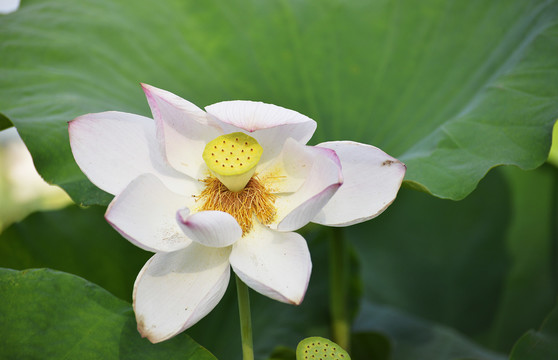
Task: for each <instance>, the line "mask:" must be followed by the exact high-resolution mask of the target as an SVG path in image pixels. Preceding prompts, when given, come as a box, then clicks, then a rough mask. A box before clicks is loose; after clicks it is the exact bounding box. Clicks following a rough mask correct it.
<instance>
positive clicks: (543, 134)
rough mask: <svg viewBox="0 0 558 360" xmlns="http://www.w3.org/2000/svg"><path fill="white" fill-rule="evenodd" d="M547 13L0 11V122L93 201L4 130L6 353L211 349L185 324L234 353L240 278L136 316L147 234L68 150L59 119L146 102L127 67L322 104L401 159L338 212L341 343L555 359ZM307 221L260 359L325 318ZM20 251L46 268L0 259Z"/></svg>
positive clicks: (217, 6)
mask: <svg viewBox="0 0 558 360" xmlns="http://www.w3.org/2000/svg"><path fill="white" fill-rule="evenodd" d="M557 19H558V2H557V1H551V0H549V1H542V0H541V1H522V0H517V1H498V0H495V1H484V0H483V1H481V0H472V1H460V0H454V1H446V0H427V1H426V0H425V1H421V2H416V1H412V0H377V1H372V0H370V1H368V0H366V1H365V0H354V1H341V0H323V1H299V0H277V1H256V0H253V1H249V0H231V1H218V0H213V1H208V2H204V3H200V2H196V1H183V0H166V1H154V0H136V1H132V0H119V1H108V0H85V1H82V2H79V3H76V2H73V1H69V0H48V1H47V0H45V1H38V0H30V1H23V3H22V5H21V8H20V9H19V10H18V11H16V12H15V13H13V14H9V15H0V113H1V114H2V116H0V129H4V128H6V127H9V126H10V125H11V124H12V123H13V125H14V126H15V127H16V128H17V131H18V132H19V134H21V137H22V138H23V141H24V142H25V145H26V147H27V148H28V149H29V151H30V152H31V154H32V157H33V162H34V165H35V167H36V168H37V170H38V171H39V173H40V174H41V176H42V177H43V178H44V179H46V181H47V182H48V183H52V184H57V185H58V186H60V187H62V188H63V189H64V190H66V191H67V193H68V194H69V195H70V196H71V198H72V199H73V201H75V202H76V203H79V204H82V205H83V204H86V205H90V206H89V207H87V208H81V207H78V206H77V205H71V206H69V207H64V206H65V204H67V203H68V202H69V200H68V197H66V196H65V195H61V193H60V192H54V193H53V192H51V191H52V190H45V189H47V188H48V187H47V188H45V187H39V185H37V184H38V183H40V181H39V180H32V179H33V176H35V179H37V178H36V175H30V174H31V173H32V172H31V170H30V166H29V159H27V160H25V159H24V157H25V156H24V155H22V154H25V150H24V149H23V148H22V145H21V144H19V145H14V144H15V143H16V142H14V141H15V140H11V139H14V138H15V135H5V131H3V132H2V133H1V134H2V142H1V145H0V147H1V150H0V171H1V172H0V227H1V228H2V229H3V230H2V233H1V234H0V267H3V268H6V269H5V270H1V271H0V293H1V294H2V301H1V302H0V358H8V359H10V358H17V359H20V358H21V359H26V358H29V359H41V358H52V359H59V358H84V359H87V358H90V359H96V358H104V359H106V358H129V359H151V358H169V359H170V358H177V359H178V358H181V359H182V358H188V356H191V358H200V359H206V358H207V359H211V358H213V357H212V355H211V354H209V353H208V352H207V351H206V350H204V349H203V348H201V347H199V346H198V345H197V344H196V342H197V343H199V344H201V346H203V347H205V348H207V349H208V350H209V351H210V352H211V353H213V354H214V355H215V356H216V357H217V358H220V359H236V358H240V340H239V335H238V315H237V309H236V301H235V292H234V286H233V285H231V288H230V289H229V291H228V292H227V294H226V295H225V298H224V299H223V300H222V301H221V303H220V304H219V305H218V306H217V308H216V309H215V310H214V311H213V312H212V313H210V314H209V315H208V316H207V317H206V318H204V319H203V320H202V321H200V323H199V324H197V325H196V326H195V327H194V328H192V329H190V330H188V331H187V335H181V336H179V337H177V338H175V339H173V340H172V341H170V342H166V343H163V344H159V345H151V344H149V343H147V342H146V341H144V340H141V339H140V338H139V335H138V334H137V332H136V331H135V323H134V321H135V320H134V319H133V314H132V312H131V308H130V305H129V303H130V299H131V289H132V286H133V281H134V279H135V276H136V275H137V273H138V271H139V270H140V268H141V266H142V265H143V263H144V262H145V261H146V260H147V259H148V258H149V256H150V254H149V253H147V252H144V251H142V250H139V249H137V248H136V247H134V246H132V245H131V244H129V243H128V242H127V241H125V240H124V239H122V238H121V237H120V236H119V235H118V234H117V233H116V232H115V231H114V230H113V229H112V228H110V226H108V224H106V222H105V221H104V218H103V214H104V206H106V205H107V204H108V202H109V201H110V199H111V197H110V196H109V195H108V194H105V193H103V192H101V191H100V190H98V189H96V188H95V187H94V186H93V185H92V184H91V183H90V182H89V181H88V180H87V179H86V178H85V176H84V175H83V174H81V172H80V170H79V169H78V168H77V166H76V164H75V162H74V161H73V158H72V155H71V152H70V149H69V145H68V136H67V121H69V120H71V119H73V118H74V117H76V116H78V115H81V114H84V113H88V112H99V111H105V110H119V111H128V112H133V113H139V114H143V115H147V116H149V110H148V107H147V102H146V101H145V99H144V97H143V94H142V93H141V89H140V87H139V85H138V83H139V82H145V83H149V84H152V85H154V86H158V87H161V88H164V89H167V90H169V91H172V92H174V93H176V94H177V95H179V96H182V97H184V98H186V99H188V100H190V101H192V102H194V103H196V104H197V105H199V106H202V107H203V106H205V105H208V104H211V103H214V102H217V101H222V100H232V99H250V100H262V101H266V102H269V103H274V104H277V105H281V106H284V107H287V108H291V109H295V110H297V111H299V112H301V113H303V114H305V115H308V116H310V117H312V118H314V119H315V120H316V121H317V122H318V130H317V132H316V134H315V136H314V138H313V139H312V140H311V143H312V144H316V143H319V142H321V141H325V140H341V139H347V140H354V141H361V142H365V143H370V144H373V145H376V146H378V147H381V148H382V149H384V150H385V151H387V152H388V153H390V154H391V155H393V156H396V157H398V158H400V159H401V160H403V161H404V162H405V163H406V164H407V167H408V173H407V176H406V182H405V184H404V188H403V189H402V190H401V191H400V194H399V196H398V198H397V200H396V201H395V203H394V204H393V205H392V206H391V207H390V208H389V209H388V210H387V211H386V212H385V213H384V214H382V215H381V216H380V217H378V218H377V219H374V220H372V221H369V222H366V223H364V224H360V225H357V226H353V227H350V228H347V229H343V230H342V234H343V236H344V238H345V239H346V240H347V246H348V248H349V250H350V252H351V254H352V256H351V263H350V264H351V269H350V270H351V272H350V276H349V280H350V283H351V287H350V291H349V293H348V294H347V296H348V298H349V303H350V304H351V309H350V310H351V311H350V312H351V314H352V315H353V317H354V321H353V327H352V331H353V358H354V359H357V360H358V359H393V360H404V359H413V360H416V359H425V360H426V359H428V360H438V359H440V360H442V359H443V360H446V359H506V358H510V359H513V360H519V359H520V360H532V359H534V360H537V359H544V360H551V359H556V358H558V330H557V329H558V314H557V310H556V308H555V305H556V295H557V284H558V283H557V277H558V272H557V266H556V264H557V262H556V256H557V251H558V250H557V249H558V246H557V240H558V221H557V220H558V211H557V209H558V191H557V184H558V181H557V179H558V177H557V176H558V173H557V171H558V170H557V166H558V149H556V147H555V148H554V149H553V150H552V151H550V146H551V135H552V128H553V126H554V124H555V122H556V119H557V118H558V56H556V54H558V21H557ZM11 131H12V132H13V130H11ZM12 134H13V133H12ZM555 134H556V130H555ZM7 138H10V139H8V140H6V139H7ZM16 148H17V149H18V150H13V149H16ZM549 151H550V154H551V155H550V158H549V157H548V156H549V155H548V154H549ZM547 159H548V161H547ZM24 163H27V164H28V165H27V166H26V167H25V168H26V169H27V170H21V169H20V168H22V167H23V164H24ZM503 165H511V166H503ZM18 169H20V170H18ZM522 169H523V170H522ZM489 170H490V171H489ZM487 172H488V174H487ZM39 189H43V190H39ZM416 190H421V191H420V192H419V191H416ZM433 195H434V196H433ZM457 200H459V201H457ZM36 211H38V212H36ZM32 212H34V213H32ZM31 213H32V214H31ZM29 214H31V215H29ZM301 233H302V234H303V235H304V236H305V238H306V239H307V240H308V242H309V245H310V249H311V253H312V260H313V264H314V269H313V274H312V278H311V281H310V287H309V290H308V294H307V297H306V299H305V301H304V303H303V304H302V305H301V306H300V307H292V306H288V305H284V304H280V303H276V302H273V301H271V300H269V299H267V298H264V297H262V296H260V295H259V294H255V293H253V296H252V303H253V321H254V327H255V338H254V341H255V346H256V349H255V350H256V355H257V358H258V359H269V358H274V359H284V360H285V359H288V358H289V356H290V355H289V354H291V353H290V352H289V351H288V349H289V348H290V349H293V348H294V347H295V346H296V344H297V342H298V341H300V340H301V339H302V338H304V337H306V336H314V335H321V336H325V337H330V335H331V334H330V330H329V323H330V314H329V307H328V300H327V298H328V286H329V285H328V278H329V273H328V271H329V270H328V269H329V266H328V256H329V255H330V254H329V249H328V242H329V239H330V238H331V236H333V235H332V232H331V230H330V229H326V228H323V227H319V226H315V225H311V226H308V227H306V228H304V229H303V230H302V231H301ZM30 268H50V269H54V270H57V271H51V270H37V271H21V272H19V271H13V270H8V269H14V270H23V269H30ZM58 271H62V272H65V273H61V272H58ZM71 274H74V275H77V276H79V277H81V278H78V277H76V276H74V275H71ZM105 290H106V291H105ZM545 319H546V322H545ZM190 337H191V338H190ZM192 339H193V340H192ZM194 341H195V342H194Z"/></svg>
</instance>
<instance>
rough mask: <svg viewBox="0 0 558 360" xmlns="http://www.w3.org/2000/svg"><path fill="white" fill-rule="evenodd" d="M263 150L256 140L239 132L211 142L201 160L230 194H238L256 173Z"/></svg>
mask: <svg viewBox="0 0 558 360" xmlns="http://www.w3.org/2000/svg"><path fill="white" fill-rule="evenodd" d="M262 152H263V149H262V147H261V146H260V144H258V142H257V141H256V139H254V138H253V137H251V136H248V135H246V134H244V133H241V132H236V133H232V134H227V135H221V136H219V137H217V138H215V139H213V140H211V141H210V142H209V143H207V145H206V146H205V149H204V151H203V155H202V156H203V160H204V161H205V163H206V164H207V167H208V168H209V170H210V171H211V173H212V174H213V175H214V176H215V177H216V178H217V179H219V180H220V181H221V183H223V185H225V186H226V187H227V189H229V190H230V191H231V192H240V191H242V189H244V187H245V186H246V185H247V184H248V182H249V181H250V179H251V178H252V175H254V172H255V171H256V165H257V164H258V162H259V161H260V157H261V156H262Z"/></svg>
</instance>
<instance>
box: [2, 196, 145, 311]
mask: <svg viewBox="0 0 558 360" xmlns="http://www.w3.org/2000/svg"><path fill="white" fill-rule="evenodd" d="M104 210H105V209H104V208H101V207H98V206H94V207H90V208H88V209H80V208H79V207H77V206H69V207H67V208H65V209H62V210H56V211H47V212H38V213H35V214H32V215H30V216H29V217H27V218H26V219H25V220H23V221H21V222H19V223H15V224H13V225H11V226H10V227H8V228H7V229H6V230H4V231H3V232H2V233H1V234H0V267H5V268H12V269H17V270H23V269H29V268H39V267H48V268H51V269H55V270H60V271H64V272H69V273H72V274H75V275H78V276H81V277H84V278H86V279H87V280H89V281H92V282H94V283H95V284H98V285H100V286H102V287H103V288H105V289H106V290H108V291H110V292H111V293H113V294H114V295H117V296H118V297H120V298H121V299H124V300H128V301H130V300H131V299H132V287H133V285H134V280H135V278H136V276H137V274H138V273H139V271H140V270H141V268H142V267H143V265H144V264H145V262H146V261H147V259H149V257H150V256H151V255H152V254H151V253H148V252H146V251H143V250H141V249H139V248H138V247H136V246H134V245H132V244H131V243H130V242H128V241H127V240H125V239H123V238H122V237H121V236H120V234H118V233H117V232H116V231H115V230H114V229H113V228H111V227H110V225H109V224H108V223H107V222H106V221H105V219H104V217H103V213H104Z"/></svg>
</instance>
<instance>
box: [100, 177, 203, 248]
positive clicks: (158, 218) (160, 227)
mask: <svg viewBox="0 0 558 360" xmlns="http://www.w3.org/2000/svg"><path fill="white" fill-rule="evenodd" d="M194 185H196V184H194ZM192 187H193V186H192ZM191 203H193V199H192V197H191V196H183V195H178V194H176V193H174V192H172V191H170V190H168V189H167V188H166V187H165V186H164V185H163V183H162V182H161V181H160V180H159V179H157V177H155V176H154V175H150V174H145V175H141V176H139V177H138V178H137V179H135V180H134V181H132V182H131V183H130V185H128V186H127V187H126V189H125V190H124V191H123V192H122V193H120V194H119V195H118V196H116V197H115V198H114V200H113V201H112V202H111V203H110V205H109V207H108V209H107V212H106V214H105V218H106V219H107V221H108V222H109V223H110V224H111V225H112V226H113V227H114V228H115V229H116V230H117V231H118V232H119V233H120V234H121V235H122V236H124V237H125V238H126V239H128V240H129V241H131V242H132V243H133V244H135V245H137V246H139V247H141V248H142V249H145V250H148V251H153V252H156V251H164V252H169V251H175V250H178V249H182V248H184V247H186V246H188V245H189V244H190V243H191V240H190V239H188V238H187V237H186V235H184V232H182V230H181V229H180V227H179V226H178V224H177V223H176V221H175V213H176V211H177V209H180V208H182V207H184V206H187V205H189V204H191Z"/></svg>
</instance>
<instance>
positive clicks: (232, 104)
mask: <svg viewBox="0 0 558 360" xmlns="http://www.w3.org/2000/svg"><path fill="white" fill-rule="evenodd" d="M205 110H206V111H207V113H208V114H209V115H211V116H212V117H213V118H214V119H215V120H216V121H217V122H218V123H219V124H220V126H221V127H222V128H223V130H224V131H225V133H232V132H237V131H241V132H244V133H246V134H248V135H250V136H252V137H253V138H255V139H256V140H257V141H258V142H259V143H260V145H261V146H262V147H263V149H264V152H263V154H262V157H261V159H260V167H262V168H263V167H265V164H267V162H268V161H270V160H271V159H273V158H275V157H276V156H277V155H278V154H279V153H280V152H281V149H282V148H283V144H284V143H285V140H287V138H293V139H294V140H296V141H297V142H300V143H301V144H306V143H307V142H308V140H310V138H311V137H312V134H314V131H315V130H316V122H315V121H314V120H312V119H310V118H309V117H307V116H304V115H302V114H299V113H298V112H296V111H293V110H289V109H285V108H282V107H280V106H276V105H271V104H265V103H262V102H255V101H243V100H236V101H223V102H220V103H217V104H213V105H209V106H206V108H205Z"/></svg>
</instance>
